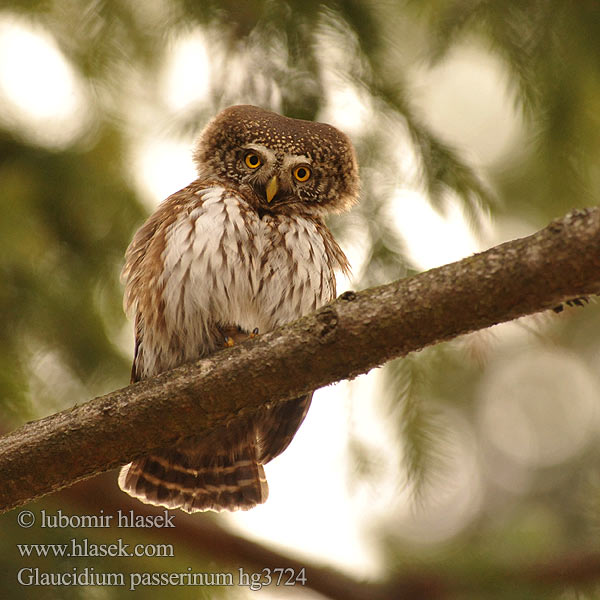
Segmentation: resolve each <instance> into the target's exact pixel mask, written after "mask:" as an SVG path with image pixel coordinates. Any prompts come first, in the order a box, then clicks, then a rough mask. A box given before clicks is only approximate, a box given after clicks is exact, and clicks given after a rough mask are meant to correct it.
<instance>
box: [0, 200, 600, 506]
mask: <svg viewBox="0 0 600 600" xmlns="http://www.w3.org/2000/svg"><path fill="white" fill-rule="evenodd" d="M598 290H600V208H593V209H589V210H584V211H575V212H573V213H570V214H569V215H567V216H566V217H564V218H562V219H559V220H556V221H553V222H552V223H551V224H550V225H549V226H548V227H546V228H544V229H542V230H541V231H539V232H537V233H536V234H534V235H532V236H529V237H526V238H522V239H518V240H513V241H511V242H507V243H505V244H502V245H500V246H496V247H494V248H492V249H490V250H488V251H486V252H483V253H481V254H477V255H474V256H471V257H469V258H466V259H464V260H461V261H459V262H456V263H452V264H450V265H446V266H444V267H440V268H437V269H432V270H430V271H427V272H425V273H421V274H419V275H417V276H415V277H411V278H409V279H404V280H401V281H396V282H394V283H390V284H387V285H384V286H380V287H376V288H370V289H368V290H364V291H362V292H357V293H354V292H347V293H345V294H343V295H342V296H341V297H340V298H338V299H337V300H336V301H335V302H333V303H331V304H329V305H327V306H325V307H323V308H322V309H320V310H319V311H317V312H316V313H313V314H311V315H308V316H306V317H304V318H303V319H300V320H299V321H296V322H295V323H291V324H289V325H286V326H285V327H282V328H280V329H277V330H276V331H273V332H270V333H267V334H265V335H262V336H259V338H257V339H254V340H250V341H248V342H246V343H244V344H242V345H241V346H239V347H236V348H233V349H230V350H224V351H222V352H219V353H217V354H215V355H212V356H210V357H209V358H206V359H203V360H201V361H198V362H197V363H195V364H190V365H185V366H183V367H180V368H178V369H174V370H173V371H169V372H167V373H164V374H162V375H159V376H158V377H156V378H153V379H150V380H147V381H144V382H141V383H137V384H135V385H132V386H129V387H127V388H123V389H121V390H117V391H115V392H112V393H111V394H108V395H106V396H103V397H100V398H96V399H94V400H92V401H91V402H88V403H86V404H84V405H81V406H77V407H75V408H72V409H70V410H66V411H63V412H61V413H58V414H55V415H52V416H50V417H47V418H45V419H42V420H40V421H36V422H33V423H29V424H27V425H25V426H23V427H21V428H20V429H18V430H16V431H14V432H12V433H10V434H8V435H7V436H5V437H3V438H2V439H0V481H2V483H3V485H2V486H0V511H5V510H8V509H10V508H14V507H16V506H19V505H20V504H22V503H24V502H27V501H29V500H32V499H33V498H36V497H38V496H41V495H44V494H47V493H50V492H53V491H55V490H58V489H60V488H62V487H65V486H68V485H71V484H72V483H74V482H75V481H78V480H81V479H85V478H87V477H90V476H91V475H94V474H95V473H99V472H101V471H105V470H107V469H110V468H113V467H116V466H118V465H120V464H123V463H126V462H129V461H130V460H132V459H133V458H136V457H139V456H142V455H144V454H146V453H148V452H149V451H151V450H152V449H155V448H159V447H164V446H169V445H171V444H174V443H176V442H177V440H179V439H180V438H182V437H184V436H186V435H190V434H199V433H202V432H203V431H206V430H209V429H212V428H215V427H218V426H223V425H226V424H227V423H229V422H231V421H232V420H233V419H238V418H243V417H244V416H246V415H250V414H252V413H253V412H255V411H256V410H257V409H258V408H259V407H260V406H262V405H264V404H267V403H269V402H278V401H283V400H287V399H290V398H294V397H297V396H299V395H301V394H303V393H306V392H308V391H309V390H312V389H316V388H319V387H321V386H324V385H328V384H329V383H332V382H334V381H339V380H340V379H344V378H349V377H350V378H351V377H355V376H356V375H358V374H360V373H365V372H367V371H369V370H370V369H372V368H373V367H377V366H380V365H382V364H383V363H384V362H386V361H388V360H390V359H392V358H395V357H398V356H404V355H406V354H407V353H409V352H412V351H415V350H419V349H421V348H424V347H425V346H428V345H431V344H435V343H437V342H440V341H443V340H448V339H451V338H453V337H456V336H457V335H460V334H464V333H468V332H470V331H475V330H478V329H482V328H484V327H490V326H491V325H494V324H496V323H501V322H504V321H509V320H512V319H515V318H517V317H520V316H523V315H527V314H531V313H534V312H538V311H541V310H545V309H548V308H552V307H554V306H556V305H558V304H559V303H560V302H562V301H564V300H566V299H569V298H573V297H577V296H583V295H586V294H594V293H596V292H597V291H598Z"/></svg>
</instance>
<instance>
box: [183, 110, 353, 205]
mask: <svg viewBox="0 0 600 600" xmlns="http://www.w3.org/2000/svg"><path fill="white" fill-rule="evenodd" d="M194 161H195V163H196V166H197V168H198V175H199V177H200V178H202V179H210V180H213V181H214V180H216V181H217V182H219V183H223V184H225V185H230V186H233V187H234V188H235V189H236V190H239V191H240V192H241V193H242V194H243V195H244V196H245V197H246V198H247V199H248V202H249V203H250V204H251V205H252V206H254V208H256V209H257V210H259V211H260V212H267V213H273V214H276V213H278V212H286V213H289V212H300V213H303V214H314V215H320V214H324V213H327V212H342V211H344V210H347V209H348V208H350V206H352V204H354V203H355V202H356V200H357V196H358V187H359V185H358V167H357V163H356V156H355V153H354V148H353V147H352V143H351V142H350V140H349V139H348V137H346V136H345V135H344V134H343V133H342V132H341V131H338V130H337V129H336V128H335V127H332V126H331V125H326V124H325V123H315V122H312V121H303V120H300V119H290V118H288V117H283V116H281V115H278V114H277V113H274V112H270V111H268V110H264V109H262V108H258V107H256V106H250V105H240V106H231V107H229V108H226V109H225V110H223V111H221V112H220V113H219V114H218V115H217V116H216V117H215V118H214V119H213V120H212V121H211V122H210V123H209V124H208V125H207V126H206V128H205V129H204V131H203V132H202V133H201V135H200V138H199V140H198V142H197V145H196V148H195V151H194Z"/></svg>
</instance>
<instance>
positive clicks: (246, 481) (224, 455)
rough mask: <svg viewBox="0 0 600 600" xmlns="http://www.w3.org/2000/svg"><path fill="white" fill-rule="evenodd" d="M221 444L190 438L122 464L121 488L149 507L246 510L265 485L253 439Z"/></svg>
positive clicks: (261, 495) (257, 500) (260, 498)
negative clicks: (149, 505) (150, 505)
mask: <svg viewBox="0 0 600 600" xmlns="http://www.w3.org/2000/svg"><path fill="white" fill-rule="evenodd" d="M227 433H228V434H229V433H231V432H227ZM224 437H226V438H229V439H231V438H232V437H233V436H231V435H225V436H224ZM224 441H225V440H223V439H220V440H219V442H216V441H215V443H214V444H213V445H212V447H211V446H210V445H208V444H207V443H206V442H207V440H206V439H204V438H190V439H189V440H187V441H186V442H185V444H182V445H181V446H176V447H174V448H173V449H165V450H160V451H158V452H154V453H153V454H152V455H150V456H145V457H144V458H140V459H139V460H136V461H134V462H132V463H129V464H128V465H125V466H124V467H123V468H122V469H121V473H120V474H119V486H120V488H121V489H122V490H123V491H124V492H127V493H128V494H130V495H131V496H133V497H134V498H138V499H139V500H141V501H142V502H146V503H147V504H154V505H155V506H165V507H167V508H181V509H182V510H184V511H186V512H189V513H193V512H198V511H203V510H215V511H222V510H248V509H250V508H252V507H254V506H256V505H257V504H262V503H263V502H265V500H266V499H267V496H268V495H269V487H268V485H267V480H266V478H265V472H264V469H263V467H262V465H261V464H258V462H257V451H256V446H255V443H254V441H253V440H252V439H248V438H246V439H244V438H242V442H243V443H240V438H238V439H237V441H236V443H235V444H234V445H230V444H224V443H223V442H224Z"/></svg>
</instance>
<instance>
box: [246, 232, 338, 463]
mask: <svg viewBox="0 0 600 600" xmlns="http://www.w3.org/2000/svg"><path fill="white" fill-rule="evenodd" d="M315 225H316V230H317V232H318V234H319V235H320V237H321V239H322V243H323V247H324V251H325V260H324V261H323V262H322V263H320V264H319V270H320V271H321V273H322V274H323V278H322V279H321V286H323V288H324V289H323V290H322V291H323V293H324V299H325V301H331V300H333V299H334V298H335V296H336V281H335V270H336V269H340V270H341V271H342V272H344V273H346V274H348V273H349V264H348V260H347V259H346V256H345V255H344V253H343V252H342V249H341V248H340V247H339V245H338V244H337V242H336V241H335V239H334V238H333V236H332V234H331V232H330V231H329V229H327V228H326V227H325V225H323V224H322V223H321V222H320V221H318V220H315ZM317 254H318V253H315V254H313V256H316V255H317ZM325 290H326V291H325ZM300 316H302V315H298V317H300ZM312 396H313V394H312V392H310V393H309V394H305V395H304V396H300V397H299V398H295V399H294V400H288V401H286V402H280V403H278V404H276V405H275V406H272V407H268V408H266V409H264V410H263V411H262V412H261V413H260V416H259V418H258V419H257V423H258V426H257V439H258V451H259V461H260V462H261V464H263V465H264V464H267V463H268V462H269V461H270V460H272V459H273V458H275V457H276V456H278V455H279V454H281V453H282V452H283V451H284V450H285V449H286V448H287V447H288V446H289V445H290V443H291V441H292V439H293V438H294V436H295V435H296V432H297V431H298V429H299V428H300V425H302V422H303V421H304V418H305V417H306V414H307V413H308V409H309V408H310V404H311V401H312Z"/></svg>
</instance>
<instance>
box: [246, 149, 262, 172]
mask: <svg viewBox="0 0 600 600" xmlns="http://www.w3.org/2000/svg"><path fill="white" fill-rule="evenodd" d="M244 162H245V163H246V166H247V167H248V168H249V169H258V167H260V165H262V161H261V160H260V156H258V154H254V152H248V154H246V156H245V157H244Z"/></svg>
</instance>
